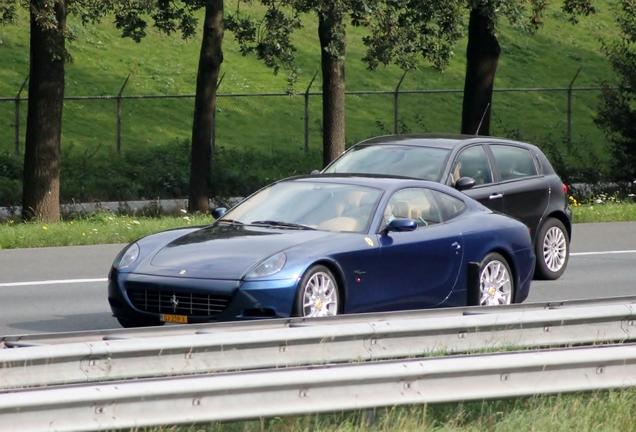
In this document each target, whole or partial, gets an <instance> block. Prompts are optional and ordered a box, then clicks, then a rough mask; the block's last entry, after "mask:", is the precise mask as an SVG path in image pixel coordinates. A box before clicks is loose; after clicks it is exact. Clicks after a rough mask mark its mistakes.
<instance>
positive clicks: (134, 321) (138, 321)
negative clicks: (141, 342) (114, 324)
mask: <svg viewBox="0 0 636 432" xmlns="http://www.w3.org/2000/svg"><path fill="white" fill-rule="evenodd" d="M117 321H119V325H121V326H122V327H123V328H136V327H159V326H162V325H164V324H165V323H164V322H163V321H159V320H151V319H147V318H117Z"/></svg>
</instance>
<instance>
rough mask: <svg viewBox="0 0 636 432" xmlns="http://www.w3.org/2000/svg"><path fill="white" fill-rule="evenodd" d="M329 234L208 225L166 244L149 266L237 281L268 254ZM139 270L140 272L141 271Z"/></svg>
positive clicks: (191, 275)
mask: <svg viewBox="0 0 636 432" xmlns="http://www.w3.org/2000/svg"><path fill="white" fill-rule="evenodd" d="M331 235H334V233H331V232H325V231H309V230H290V229H287V230H283V229H271V228H262V227H253V226H237V225H218V226H211V227H206V228H203V229H200V230H198V231H194V232H191V233H189V234H186V235H184V236H183V237H180V238H178V239H175V240H173V241H171V242H170V243H168V244H166V245H165V246H164V247H163V248H161V249H160V250H159V251H158V252H157V253H156V254H155V255H154V256H153V257H152V259H151V260H150V266H151V267H153V268H154V272H156V271H157V270H160V269H159V268H163V269H164V270H166V271H165V272H164V271H161V273H172V272H173V271H174V270H177V271H179V272H183V271H185V272H186V273H187V276H190V277H206V278H208V277H209V278H214V279H234V280H236V279H239V278H241V277H242V276H243V275H244V274H245V272H247V271H248V270H249V269H251V268H252V267H253V266H255V265H256V264H258V263H259V262H260V261H262V260H264V259H266V258H268V257H270V256H271V255H274V254H276V253H278V252H282V251H284V250H286V249H289V248H290V247H293V246H297V245H300V244H303V243H306V242H310V241H312V240H316V239H319V238H324V237H326V236H331ZM168 269H170V270H168ZM139 270H141V271H142V272H143V269H139ZM180 274H182V275H185V274H184V273H180Z"/></svg>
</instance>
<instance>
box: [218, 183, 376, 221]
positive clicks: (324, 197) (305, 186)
mask: <svg viewBox="0 0 636 432" xmlns="http://www.w3.org/2000/svg"><path fill="white" fill-rule="evenodd" d="M382 192H383V191H382V190H380V189H375V188H371V187H366V186H358V185H350V184H332V183H321V182H310V181H287V182H281V183H276V184H274V185H272V186H270V187H268V188H266V189H263V190H261V191H260V192H258V193H257V194H255V195H253V196H251V197H249V198H248V199H246V200H245V201H243V202H242V203H241V204H239V205H238V206H236V207H235V208H233V209H232V210H231V211H229V212H228V213H226V214H225V215H224V216H223V217H221V218H220V219H219V220H218V223H232V224H242V225H256V226H262V227H268V228H276V229H318V230H325V231H350V232H366V231H367V230H368V225H369V223H370V222H371V219H372V217H373V214H374V212H375V208H376V206H377V203H378V201H379V199H380V197H381V196H382Z"/></svg>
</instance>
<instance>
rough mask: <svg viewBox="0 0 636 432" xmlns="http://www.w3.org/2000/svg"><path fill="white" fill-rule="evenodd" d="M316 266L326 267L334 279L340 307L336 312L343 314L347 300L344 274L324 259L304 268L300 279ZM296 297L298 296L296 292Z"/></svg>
mask: <svg viewBox="0 0 636 432" xmlns="http://www.w3.org/2000/svg"><path fill="white" fill-rule="evenodd" d="M317 265H322V266H325V267H327V268H328V269H329V271H330V272H331V273H332V274H333V277H335V278H336V282H337V283H338V296H339V299H340V305H339V309H340V310H339V311H338V312H339V313H344V306H345V304H347V298H346V293H347V290H346V286H345V278H344V273H343V271H342V268H340V266H339V265H338V264H337V263H336V262H335V261H332V260H329V259H326V258H323V259H319V260H317V261H314V262H312V263H311V264H309V265H308V266H307V267H306V268H305V270H304V272H303V274H302V275H301V276H300V277H301V278H302V277H303V275H304V274H305V273H306V272H307V271H309V269H311V268H312V267H314V266H317ZM296 295H298V291H297V293H296Z"/></svg>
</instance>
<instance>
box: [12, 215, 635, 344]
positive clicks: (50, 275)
mask: <svg viewBox="0 0 636 432" xmlns="http://www.w3.org/2000/svg"><path fill="white" fill-rule="evenodd" d="M123 246H124V245H121V244H120V245H99V246H76V247H64V248H41V249H16V250H0V299H1V301H0V335H19V334H29V333H49V332H62V331H81V330H100V329H111V328H119V324H118V323H117V321H116V320H115V319H114V318H112V317H111V316H110V309H109V307H108V302H107V300H106V276H107V273H108V269H109V268H110V264H111V262H112V260H113V259H114V257H115V256H116V255H117V253H118V252H119V251H120V250H121V248H122V247H123ZM635 261H636V222H622V223H602V224H601V223H599V224H577V225H575V226H574V233H573V236H572V243H571V257H570V263H569V265H568V269H567V271H566V272H565V274H564V275H563V277H561V278H560V279H559V280H557V281H534V282H533V284H532V287H531V289H530V297H529V298H528V300H527V302H539V301H540V302H543V301H556V300H575V299H585V298H598V297H612V296H621V295H634V294H636V286H635V283H634V281H636V266H635V265H634V262H635Z"/></svg>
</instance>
